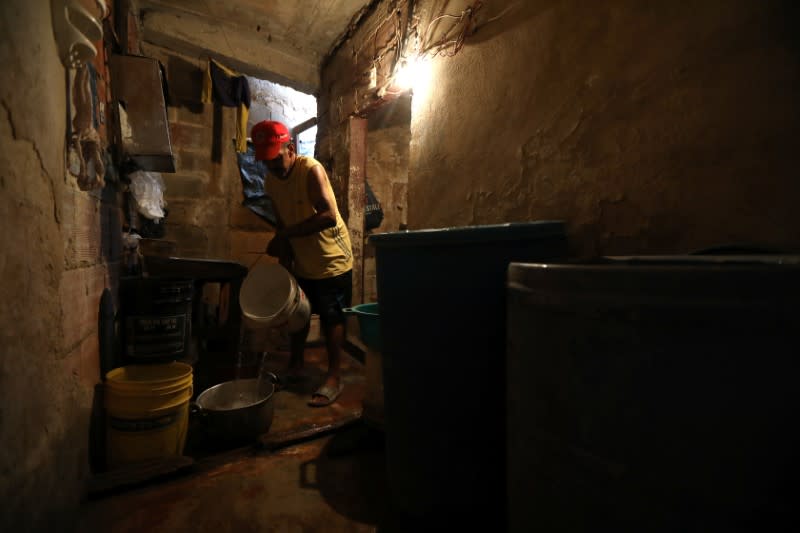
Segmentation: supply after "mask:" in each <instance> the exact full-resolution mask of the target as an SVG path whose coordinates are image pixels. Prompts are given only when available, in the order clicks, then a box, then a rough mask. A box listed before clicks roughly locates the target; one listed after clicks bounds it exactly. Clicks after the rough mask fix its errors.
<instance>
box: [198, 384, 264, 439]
mask: <svg viewBox="0 0 800 533" xmlns="http://www.w3.org/2000/svg"><path fill="white" fill-rule="evenodd" d="M266 374H267V378H268V379H261V380H259V379H237V380H235V381H226V382H224V383H220V384H219V385H214V386H213V387H211V388H209V389H206V390H205V391H203V392H202V393H201V394H200V396H198V397H197V400H196V401H195V402H193V403H192V406H191V408H192V413H193V414H194V415H195V416H198V417H200V419H201V422H202V425H203V427H204V428H205V430H206V431H207V433H208V436H209V437H211V438H214V439H216V440H222V441H240V440H253V439H255V438H257V437H258V436H259V435H263V434H264V433H266V432H267V431H269V427H270V425H272V415H273V413H274V412H275V404H274V402H273V398H272V397H273V395H274V394H275V391H276V389H277V383H278V377H277V376H276V375H275V374H272V373H271V372H267V373H266Z"/></svg>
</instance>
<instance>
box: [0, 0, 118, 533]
mask: <svg viewBox="0 0 800 533" xmlns="http://www.w3.org/2000/svg"><path fill="white" fill-rule="evenodd" d="M0 32H1V33H2V37H1V38H0V61H1V62H2V64H3V65H4V67H5V69H6V73H7V77H6V81H5V82H4V83H3V84H2V86H1V87H0V220H2V224H3V231H2V232H0V249H2V253H0V443H2V453H0V501H2V502H3V503H2V505H1V506H0V530H2V531H64V530H69V529H70V528H71V524H73V523H74V520H75V518H76V514H77V510H78V504H79V501H80V499H81V498H82V496H83V494H84V492H85V491H84V488H85V482H86V479H87V477H88V475H89V446H90V419H91V410H92V403H93V401H94V398H93V392H94V385H95V383H97V382H98V380H99V361H98V341H97V310H98V308H97V303H98V301H99V297H100V293H101V292H102V290H103V288H104V287H105V286H106V285H107V283H108V270H107V265H106V264H105V263H104V262H103V261H102V259H101V257H100V251H101V244H100V242H99V241H100V237H99V236H100V229H99V228H100V223H99V220H100V214H101V211H102V212H104V211H103V208H101V202H100V198H99V195H90V194H89V193H85V192H82V191H80V190H78V188H77V184H76V183H75V180H74V178H72V177H67V176H66V174H65V165H64V139H65V131H66V74H65V71H64V68H63V67H62V66H61V63H60V62H59V59H58V54H57V51H56V44H55V40H54V38H53V32H52V26H51V20H50V2H48V1H46V0H34V1H25V2H23V1H11V2H2V3H1V4H0ZM87 221H91V222H93V223H95V222H96V224H91V225H90V224H88V223H86V222H87Z"/></svg>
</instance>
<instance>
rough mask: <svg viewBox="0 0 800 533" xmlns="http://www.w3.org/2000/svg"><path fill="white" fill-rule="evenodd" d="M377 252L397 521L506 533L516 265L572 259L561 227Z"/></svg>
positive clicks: (400, 242)
mask: <svg viewBox="0 0 800 533" xmlns="http://www.w3.org/2000/svg"><path fill="white" fill-rule="evenodd" d="M370 242H371V243H372V244H374V245H375V253H376V267H377V278H378V279H377V281H378V295H379V300H380V303H381V310H380V312H381V319H380V332H381V341H382V342H381V343H382V350H381V353H382V356H383V382H384V406H385V417H384V426H385V431H386V446H387V447H386V452H387V470H388V474H389V490H390V503H391V505H392V510H393V513H394V515H395V516H394V518H393V520H395V521H401V520H406V521H407V523H406V525H409V526H413V524H415V523H429V524H448V527H450V526H455V525H470V527H479V528H480V527H488V528H490V530H496V531H504V530H505V516H506V511H505V494H506V485H505V478H506V476H505V468H506V461H505V457H506V427H505V398H506V386H505V380H506V374H505V368H506V367H505V365H506V363H505V361H506V356H505V353H506V321H505V316H506V303H505V302H506V290H505V281H506V271H507V270H508V265H509V263H510V262H512V261H526V262H535V261H542V260H557V259H564V258H565V256H566V253H567V252H566V248H567V247H566V237H565V232H564V225H563V223H562V222H557V221H556V222H550V221H542V222H530V223H517V224H501V225H492V226H474V227H460V228H446V229H437V230H421V231H409V232H400V233H383V234H378V235H372V236H371V237H370ZM420 520H422V521H424V522H419V521H420ZM459 520H463V521H464V524H456V523H455V522H454V521H456V522H457V521H459ZM398 523H400V522H398Z"/></svg>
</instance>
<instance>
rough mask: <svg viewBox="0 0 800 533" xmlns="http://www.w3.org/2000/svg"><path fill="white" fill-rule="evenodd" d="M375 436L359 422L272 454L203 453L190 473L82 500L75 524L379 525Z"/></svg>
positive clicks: (382, 485) (146, 527) (154, 527)
mask: <svg viewBox="0 0 800 533" xmlns="http://www.w3.org/2000/svg"><path fill="white" fill-rule="evenodd" d="M376 437H377V438H376ZM379 437H380V435H379V434H376V433H374V432H373V431H372V430H369V429H368V428H367V427H366V426H363V425H360V424H359V425H355V426H350V427H348V428H344V429H341V430H340V431H338V432H337V433H335V434H333V435H328V436H326V437H322V438H318V439H316V440H313V441H309V442H305V443H302V444H299V445H295V446H291V447H288V448H284V449H282V450H280V451H277V452H274V453H269V452H267V451H257V450H254V449H243V450H239V451H235V452H231V453H229V454H227V455H225V456H217V457H214V458H209V459H207V460H204V461H200V462H198V463H197V465H196V468H195V470H194V472H192V473H189V474H186V475H182V476H180V477H176V478H173V479H171V480H168V481H165V482H161V483H158V484H153V485H150V486H147V487H144V488H139V489H135V490H131V491H128V492H124V493H121V494H117V495H113V496H109V497H105V498H102V499H98V500H94V501H89V502H87V503H86V504H85V505H84V506H83V509H82V513H81V519H80V522H79V528H78V531H80V532H86V533H89V532H92V533H94V532H100V531H113V532H115V533H124V532H143V531H147V532H160V531H164V532H168V531H169V532H175V531H197V532H204V531H208V532H214V533H224V532H228V531H230V532H239V533H241V532H250V531H268V532H271V531H275V532H295V531H297V532H300V531H303V532H306V531H326V532H327V531H333V532H336V531H353V532H361V531H364V532H366V531H376V530H378V529H379V528H380V529H383V528H382V527H380V525H381V524H382V523H384V522H385V517H386V502H387V498H386V478H385V458H384V452H383V447H382V445H381V444H382V443H381V442H380V438H379Z"/></svg>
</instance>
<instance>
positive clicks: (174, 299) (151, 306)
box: [120, 277, 194, 364]
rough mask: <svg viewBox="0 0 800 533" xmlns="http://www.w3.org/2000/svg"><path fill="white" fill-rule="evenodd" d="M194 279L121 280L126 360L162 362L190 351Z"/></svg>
mask: <svg viewBox="0 0 800 533" xmlns="http://www.w3.org/2000/svg"><path fill="white" fill-rule="evenodd" d="M193 294H194V282H193V281H192V280H191V279H177V278H153V277H150V278H123V279H122V280H121V282H120V305H121V309H122V316H121V321H120V335H121V337H122V353H123V362H124V363H125V364H146V363H161V362H165V361H174V360H176V359H182V358H184V357H186V356H187V355H188V350H189V346H190V340H191V337H192V300H193Z"/></svg>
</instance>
